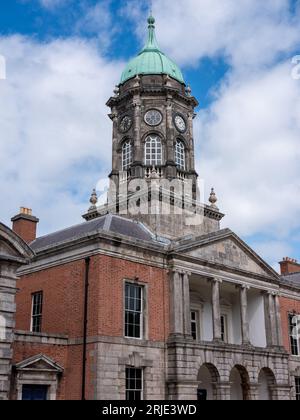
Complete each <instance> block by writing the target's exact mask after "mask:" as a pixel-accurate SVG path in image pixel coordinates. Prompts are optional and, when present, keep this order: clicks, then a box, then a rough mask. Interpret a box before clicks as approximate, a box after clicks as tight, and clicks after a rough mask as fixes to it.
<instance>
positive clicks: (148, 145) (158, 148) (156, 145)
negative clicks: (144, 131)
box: [145, 134, 163, 167]
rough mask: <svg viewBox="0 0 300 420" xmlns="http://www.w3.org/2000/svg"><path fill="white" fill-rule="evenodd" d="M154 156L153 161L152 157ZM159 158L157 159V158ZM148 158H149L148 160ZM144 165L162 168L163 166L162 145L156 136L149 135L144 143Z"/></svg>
mask: <svg viewBox="0 0 300 420" xmlns="http://www.w3.org/2000/svg"><path fill="white" fill-rule="evenodd" d="M153 154H154V156H155V158H154V161H153V160H152V155H153ZM159 155H160V156H161V157H160V159H158V156H159ZM148 156H149V158H148ZM145 165H146V166H151V167H152V166H162V165H163V145H162V140H161V138H160V137H159V136H158V135H156V134H153V135H149V136H148V137H147V138H146V141H145Z"/></svg>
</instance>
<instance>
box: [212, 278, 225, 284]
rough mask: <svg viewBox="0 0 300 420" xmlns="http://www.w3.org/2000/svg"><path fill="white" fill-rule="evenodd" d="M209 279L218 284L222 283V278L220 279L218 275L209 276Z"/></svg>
mask: <svg viewBox="0 0 300 420" xmlns="http://www.w3.org/2000/svg"><path fill="white" fill-rule="evenodd" d="M209 280H210V281H212V283H219V284H222V283H223V280H222V279H220V278H219V277H213V278H211V279H209Z"/></svg>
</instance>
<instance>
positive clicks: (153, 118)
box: [145, 109, 163, 127]
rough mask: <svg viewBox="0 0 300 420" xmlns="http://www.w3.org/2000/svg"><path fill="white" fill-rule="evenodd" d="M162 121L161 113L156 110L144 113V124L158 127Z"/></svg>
mask: <svg viewBox="0 0 300 420" xmlns="http://www.w3.org/2000/svg"><path fill="white" fill-rule="evenodd" d="M162 119H163V117H162V115H161V113H160V112H159V111H157V110H156V109H151V110H150V111H148V112H146V115H145V122H146V123H147V124H148V125H151V126H152V127H154V126H155V125H159V124H160V123H161V122H162Z"/></svg>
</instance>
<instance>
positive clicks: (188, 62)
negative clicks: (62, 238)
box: [0, 0, 300, 267]
mask: <svg viewBox="0 0 300 420" xmlns="http://www.w3.org/2000/svg"><path fill="white" fill-rule="evenodd" d="M148 10H149V2H147V1H142V0H128V1H124V0H122V1H121V0H102V1H96V0H79V1H78V0H77V1H74V0H2V2H1V13H0V54H1V55H2V56H4V57H5V59H6V63H7V79H6V80H0V105H1V106H0V126H1V125H2V128H1V138H0V164H1V168H2V169H1V171H2V174H1V175H2V181H1V184H0V193H1V196H2V203H3V204H2V205H1V208H0V219H1V221H3V222H4V223H6V224H9V223H10V221H9V220H10V217H11V216H12V215H13V214H15V213H16V212H17V210H18V208H19V207H20V206H21V205H22V206H28V207H32V208H33V210H34V213H35V214H36V215H37V216H39V217H40V219H41V223H40V228H39V229H40V230H39V232H40V234H44V233H47V232H50V231H52V230H54V229H58V228H63V227H65V226H67V225H69V224H72V223H77V222H80V221H81V218H80V215H81V214H82V213H83V212H84V211H85V210H86V208H87V206H88V199H89V195H90V191H91V189H92V188H93V187H94V186H95V185H97V183H98V182H99V179H105V178H106V175H107V173H108V172H109V169H110V161H111V125H110V121H109V119H108V118H107V113H108V109H106V107H105V102H106V100H107V99H108V98H109V96H110V95H111V94H112V91H113V89H114V85H115V84H117V83H118V81H119V77H120V75H121V72H122V69H123V67H124V65H125V63H126V62H127V61H128V60H129V58H130V57H132V56H134V55H135V54H136V53H137V52H138V51H139V49H140V48H141V46H142V45H143V42H144V39H145V36H146V18H147V14H148ZM299 10H300V6H299V1H288V0H266V1H264V2H261V1H258V0H251V1H250V0H241V1H240V2H239V7H238V8H237V6H236V1H233V0H186V1H185V2H182V1H181V0H173V1H172V2H170V1H168V0H153V11H154V15H155V17H156V20H157V37H158V40H159V43H160V45H161V48H162V49H163V50H164V51H165V52H166V53H167V54H168V55H170V56H171V57H172V58H173V59H174V60H176V62H177V63H178V64H179V65H180V66H181V68H182V70H183V73H184V76H185V80H186V82H187V83H190V85H191V87H192V89H193V94H194V95H195V96H196V97H197V98H198V100H199V102H200V106H199V109H198V118H197V119H196V122H195V133H196V139H195V140H196V148H197V167H198V172H199V174H200V177H201V178H203V179H204V182H205V190H206V195H207V193H208V192H209V190H210V188H211V187H212V186H214V187H215V188H216V191H217V195H218V197H219V206H220V208H221V210H223V211H224V212H225V213H226V215H227V217H226V219H225V221H224V224H223V226H224V227H227V226H228V227H230V228H232V229H233V230H234V231H236V232H237V233H238V234H239V235H240V236H241V237H242V238H243V239H245V240H246V241H247V242H248V243H249V244H250V245H251V246H253V248H254V249H255V250H256V251H257V252H259V253H260V254H261V255H262V256H263V257H264V258H265V259H266V260H267V261H268V262H269V263H270V264H272V265H273V266H274V267H276V263H277V261H278V260H279V259H281V258H282V257H283V256H287V255H289V256H291V257H294V258H299V259H300V245H299V241H300V217H299V211H300V204H299V199H298V197H299V188H300V174H299V164H298V162H299V157H300V156H299V131H300V126H299V124H300V118H299V117H300V96H299V93H300V80H293V79H292V77H291V71H292V64H291V59H292V57H293V56H295V55H297V54H300V36H299V23H300V13H299ZM3 105H4V106H3Z"/></svg>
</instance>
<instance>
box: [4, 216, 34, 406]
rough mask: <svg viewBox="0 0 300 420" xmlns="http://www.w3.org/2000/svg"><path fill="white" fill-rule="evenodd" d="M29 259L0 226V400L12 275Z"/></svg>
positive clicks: (8, 349) (7, 364) (8, 352)
mask: <svg viewBox="0 0 300 420" xmlns="http://www.w3.org/2000/svg"><path fill="white" fill-rule="evenodd" d="M33 255H34V254H33V251H32V250H31V249H30V248H29V246H28V245H27V244H26V243H25V242H23V240H22V239H21V238H20V237H18V236H17V235H16V234H15V233H13V232H12V231H11V230H10V229H9V228H7V227H6V226H4V225H3V224H2V223H0V400H6V399H8V398H9V392H10V382H11V369H12V363H11V362H12V343H13V340H14V328H15V312H16V304H15V295H16V292H17V288H16V280H17V276H16V272H17V269H18V268H19V267H20V266H22V265H25V264H26V263H27V262H29V260H30V258H32V257H33Z"/></svg>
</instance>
